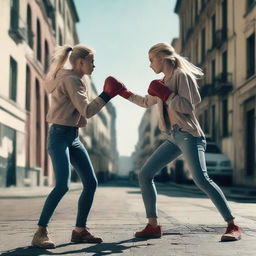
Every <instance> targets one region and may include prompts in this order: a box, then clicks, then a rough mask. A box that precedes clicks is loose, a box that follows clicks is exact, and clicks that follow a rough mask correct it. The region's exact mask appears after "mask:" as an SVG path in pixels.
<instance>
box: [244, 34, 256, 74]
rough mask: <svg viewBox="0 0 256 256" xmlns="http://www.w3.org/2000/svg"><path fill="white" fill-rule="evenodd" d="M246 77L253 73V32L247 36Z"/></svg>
mask: <svg viewBox="0 0 256 256" xmlns="http://www.w3.org/2000/svg"><path fill="white" fill-rule="evenodd" d="M246 46H247V78H249V77H251V76H252V75H254V74H255V57H256V55H255V33H253V34H252V35H251V36H249V37H248V38H247V44H246Z"/></svg>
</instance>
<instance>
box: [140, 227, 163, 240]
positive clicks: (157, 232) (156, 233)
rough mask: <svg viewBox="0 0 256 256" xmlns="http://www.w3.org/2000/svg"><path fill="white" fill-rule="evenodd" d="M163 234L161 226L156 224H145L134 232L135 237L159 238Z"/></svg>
mask: <svg viewBox="0 0 256 256" xmlns="http://www.w3.org/2000/svg"><path fill="white" fill-rule="evenodd" d="M162 234H163V231H162V227H161V226H156V227H153V226H151V225H150V224H147V226H146V227H145V228H144V229H143V230H142V231H139V232H136V233H135V237H137V238H160V237H161V236H162Z"/></svg>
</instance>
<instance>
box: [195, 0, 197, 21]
mask: <svg viewBox="0 0 256 256" xmlns="http://www.w3.org/2000/svg"><path fill="white" fill-rule="evenodd" d="M197 19H198V0H195V22H197Z"/></svg>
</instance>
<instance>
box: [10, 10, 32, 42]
mask: <svg viewBox="0 0 256 256" xmlns="http://www.w3.org/2000/svg"><path fill="white" fill-rule="evenodd" d="M8 33H9V36H10V37H11V38H12V39H13V40H14V41H15V42H16V43H21V42H22V41H23V40H27V35H28V33H27V28H26V24H25V23H24V21H23V20H22V19H21V18H20V16H19V13H18V12H17V10H11V23H10V29H9V31H8Z"/></svg>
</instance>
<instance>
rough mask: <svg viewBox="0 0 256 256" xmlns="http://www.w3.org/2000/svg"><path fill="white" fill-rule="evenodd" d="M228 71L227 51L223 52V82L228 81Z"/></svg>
mask: <svg viewBox="0 0 256 256" xmlns="http://www.w3.org/2000/svg"><path fill="white" fill-rule="evenodd" d="M227 73H228V53H227V51H225V52H223V53H222V77H221V78H222V82H227Z"/></svg>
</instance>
